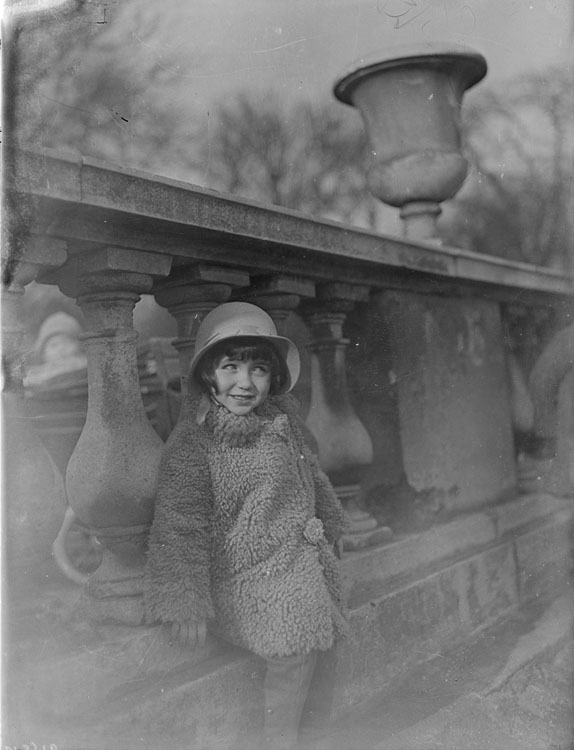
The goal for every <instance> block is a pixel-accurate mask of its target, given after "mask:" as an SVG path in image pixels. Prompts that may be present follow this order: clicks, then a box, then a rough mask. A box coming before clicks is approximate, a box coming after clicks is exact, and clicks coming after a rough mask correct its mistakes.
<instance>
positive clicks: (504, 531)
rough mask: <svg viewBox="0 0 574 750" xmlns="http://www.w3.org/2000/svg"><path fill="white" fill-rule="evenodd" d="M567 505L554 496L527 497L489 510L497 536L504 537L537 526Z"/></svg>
mask: <svg viewBox="0 0 574 750" xmlns="http://www.w3.org/2000/svg"><path fill="white" fill-rule="evenodd" d="M565 506H566V503H565V502H564V501H563V500H559V499H558V498H556V497H552V495H544V494H541V495H526V496H523V497H519V498H517V499H516V500H512V501H511V502H506V503H501V504H499V505H496V506H494V507H492V508H489V509H488V511H487V512H488V514H489V515H490V516H491V518H492V519H493V522H494V523H495V524H496V530H497V535H498V536H499V537H504V536H506V535H508V534H516V533H517V532H518V531H519V530H520V529H522V528H523V527H524V526H527V525H529V524H535V523H536V522H540V521H542V520H543V519H544V518H548V516H550V515H551V514H553V513H557V512H559V511H560V510H563V509H564V508H565Z"/></svg>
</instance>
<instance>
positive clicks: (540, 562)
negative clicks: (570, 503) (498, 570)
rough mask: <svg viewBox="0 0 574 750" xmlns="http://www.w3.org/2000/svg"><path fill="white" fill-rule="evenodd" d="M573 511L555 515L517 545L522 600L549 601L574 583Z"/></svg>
mask: <svg viewBox="0 0 574 750" xmlns="http://www.w3.org/2000/svg"><path fill="white" fill-rule="evenodd" d="M572 532H573V527H572V511H571V510H564V511H562V512H560V513H556V514H555V515H554V517H553V518H552V519H551V520H550V521H549V522H548V523H545V524H544V525H541V526H539V527H538V528H536V529H534V530H532V531H530V532H529V533H526V534H524V535H522V536H520V537H518V538H517V539H516V541H515V544H516V555H517V562H518V569H519V585H520V598H521V599H522V600H528V599H533V598H536V597H548V596H550V595H551V594H552V592H555V591H557V590H560V589H561V588H563V587H564V585H566V584H568V583H569V582H570V581H571V577H572V568H573V559H572Z"/></svg>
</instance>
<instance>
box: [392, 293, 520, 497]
mask: <svg viewBox="0 0 574 750" xmlns="http://www.w3.org/2000/svg"><path fill="white" fill-rule="evenodd" d="M379 305H380V306H381V310H382V313H383V315H384V317H385V319H386V321H387V325H388V327H389V332H390V333H389V338H390V344H391V349H392V356H393V379H394V380H395V381H396V388H397V399H398V411H399V421H400V435H401V445H402V453H403V462H404V469H405V474H406V477H407V480H408V482H409V484H410V485H411V486H412V487H414V488H415V489H416V490H430V489H435V490H442V491H443V492H444V493H445V503H447V504H450V505H452V508H448V510H455V509H456V510H458V511H461V510H464V509H466V510H469V509H471V508H475V507H477V506H479V505H482V504H483V503H484V502H486V501H488V500H493V499H495V498H498V497H501V496H504V495H506V494H508V493H510V492H511V490H512V489H513V488H514V486H515V484H516V476H515V462H514V454H513V438H512V429H511V417H510V409H509V403H508V388H507V380H506V365H505V356H504V349H503V333H502V328H501V320H500V312H499V307H498V304H497V303H496V302H495V301H491V300H484V299H478V298H458V299H457V298H450V299H446V298H440V297H433V296H431V295H428V296H423V295H417V294H409V293H404V292H403V293H400V294H399V293H394V292H393V293H385V294H382V295H381V297H380V299H379Z"/></svg>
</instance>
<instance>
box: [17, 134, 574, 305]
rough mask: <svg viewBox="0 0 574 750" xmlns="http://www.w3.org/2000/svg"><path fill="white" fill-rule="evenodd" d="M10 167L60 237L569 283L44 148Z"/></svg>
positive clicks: (509, 285) (321, 273) (364, 274)
mask: <svg viewBox="0 0 574 750" xmlns="http://www.w3.org/2000/svg"><path fill="white" fill-rule="evenodd" d="M17 165H18V168H17V170H16V174H15V176H14V183H13V185H12V184H10V185H9V186H7V188H8V189H10V188H11V189H15V190H17V191H19V192H21V193H22V194H24V195H29V196H30V197H32V196H33V197H34V198H37V199H38V202H39V210H38V216H37V218H36V220H35V222H34V230H33V231H34V232H36V233H38V234H42V233H44V232H46V233H49V234H51V235H53V236H57V237H60V238H61V239H64V240H66V239H69V240H72V241H73V240H74V239H75V240H85V241H87V242H96V243H110V244H113V245H117V246H122V247H126V248H128V247H131V248H134V249H139V250H144V251H145V250H151V251H158V252H163V253H165V254H166V255H172V256H174V257H176V256H179V257H180V258H182V259H184V258H185V259H187V260H188V261H192V260H195V261H197V260H209V261H210V262H214V263H218V262H219V263H228V262H229V261H230V259H231V258H233V265H234V266H235V267H238V266H240V265H241V266H242V267H249V266H253V267H254V268H256V269H258V270H259V271H261V269H270V268H271V267H278V268H280V270H283V271H285V270H286V267H287V265H291V268H292V269H293V270H297V269H298V270H299V272H300V268H301V261H302V260H304V262H305V268H306V275H307V276H313V277H316V278H334V279H335V280H336V279H337V277H338V278H339V279H340V278H341V273H342V272H343V273H344V274H345V277H347V276H349V280H353V281H354V282H355V283H361V282H363V281H366V282H368V283H369V285H374V286H380V287H388V286H392V285H393V283H394V282H395V281H396V282H397V283H399V282H400V284H399V285H400V286H401V287H404V288H411V289H412V288H413V284H416V283H417V282H418V281H422V282H423V283H424V284H428V279H426V278H425V277H430V278H432V279H434V280H440V279H442V280H444V282H445V283H448V282H449V281H455V282H456V286H457V287H460V284H461V283H465V282H468V283H469V284H470V285H472V286H473V287H475V286H476V285H478V286H479V287H481V289H482V290H483V293H484V290H485V289H489V290H492V292H493V293H494V292H495V290H496V293H502V292H503V291H505V293H506V294H515V290H516V289H517V288H520V289H521V290H522V292H521V299H522V300H523V301H524V302H525V303H527V299H529V298H530V297H529V295H530V293H532V294H533V295H534V298H536V297H540V295H542V296H546V295H550V296H554V295H568V294H571V293H572V291H573V289H574V279H573V278H572V277H571V276H568V275H565V274H564V273H563V272H558V271H555V270H553V269H548V268H542V267H538V266H534V265H530V264H527V263H521V262H515V261H509V260H507V259H504V258H493V257H491V256H485V255H481V254H478V253H474V252H470V251H466V250H461V249H459V248H449V247H437V246H436V245H435V244H433V243H428V242H427V243H424V242H419V243H413V242H407V241H405V240H403V239H401V238H398V237H394V236H385V235H381V234H377V233H375V232H370V231H366V230H362V229H358V228H356V227H352V226H349V225H346V224H341V223H337V222H334V221H328V220H317V219H315V218H314V217H312V216H308V215H305V214H303V213H299V212H296V211H290V210H287V209H281V208H269V207H268V206H265V205H263V204H258V203H255V202H251V201H248V200H244V199H239V198H236V197H232V196H229V195H224V194H221V193H218V192H216V191H212V190H205V189H202V188H200V187H197V186H194V185H189V184H187V183H183V182H178V181H176V180H170V179H168V178H163V177H158V176H157V175H152V174H146V173H144V172H138V171H136V170H130V169H126V168H120V167H117V166H115V165H110V164H106V163H105V162H98V161H97V160H94V159H88V158H84V159H78V158H75V157H70V155H69V154H66V153H63V152H59V151H55V150H51V149H44V150H42V151H36V152H32V151H22V152H20V153H18V155H17ZM56 206H57V210H55V209H56ZM325 261H327V263H326V262H325ZM281 264H282V266H281ZM331 266H334V269H333V268H331ZM333 271H334V276H333ZM392 276H393V277H395V278H391V277H392ZM351 277H352V278H351ZM525 295H526V296H525Z"/></svg>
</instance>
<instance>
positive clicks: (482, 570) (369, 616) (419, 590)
mask: <svg viewBox="0 0 574 750" xmlns="http://www.w3.org/2000/svg"><path fill="white" fill-rule="evenodd" d="M516 580H517V577H516V567H515V560H514V554H513V549H512V545H511V544H510V543H508V544H503V545H498V546H496V547H494V548H490V549H487V550H486V551H484V552H481V553H479V554H477V555H474V556H473V557H470V558H467V559H464V560H461V561H459V562H457V563H454V564H452V565H450V566H448V567H446V568H443V569H441V570H440V571H438V572H436V573H434V574H432V575H429V576H426V577H424V578H421V579H420V580H418V581H417V582H415V583H413V584H411V585H410V586H406V587H405V588H402V589H400V590H395V591H393V592H391V593H388V594H386V595H383V596H382V597H380V598H378V599H374V600H371V601H369V602H367V603H366V604H363V605H362V606H360V607H358V608H357V609H355V610H353V612H352V614H351V635H350V637H349V639H348V641H346V642H344V643H342V644H341V645H340V646H339V648H338V651H339V659H338V665H337V678H336V687H335V698H334V710H335V712H336V711H337V710H341V709H344V708H345V707H348V706H349V705H353V704H357V703H359V702H361V701H362V700H365V699H367V698H369V697H372V696H373V695H375V694H376V693H377V692H384V691H385V690H386V689H387V688H388V687H389V686H390V684H391V683H392V682H393V680H395V679H396V678H397V677H399V676H402V675H404V674H405V673H406V672H407V670H409V669H410V668H412V667H413V666H414V665H415V664H418V663H421V662H423V661H426V660H427V659H428V658H430V657H431V656H433V655H436V654H437V652H440V651H441V650H443V649H445V648H451V647H452V646H453V645H454V644H455V643H456V642H457V641H460V640H461V639H463V638H464V637H466V636H468V635H469V634H470V633H472V632H473V631H475V630H477V629H479V628H482V627H484V626H485V625H487V624H489V623H492V622H494V621H495V620H497V619H498V618H500V617H502V616H503V615H504V614H505V613H507V612H509V611H511V610H512V609H514V608H515V607H516V606H517V604H518V591H517V585H516Z"/></svg>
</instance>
